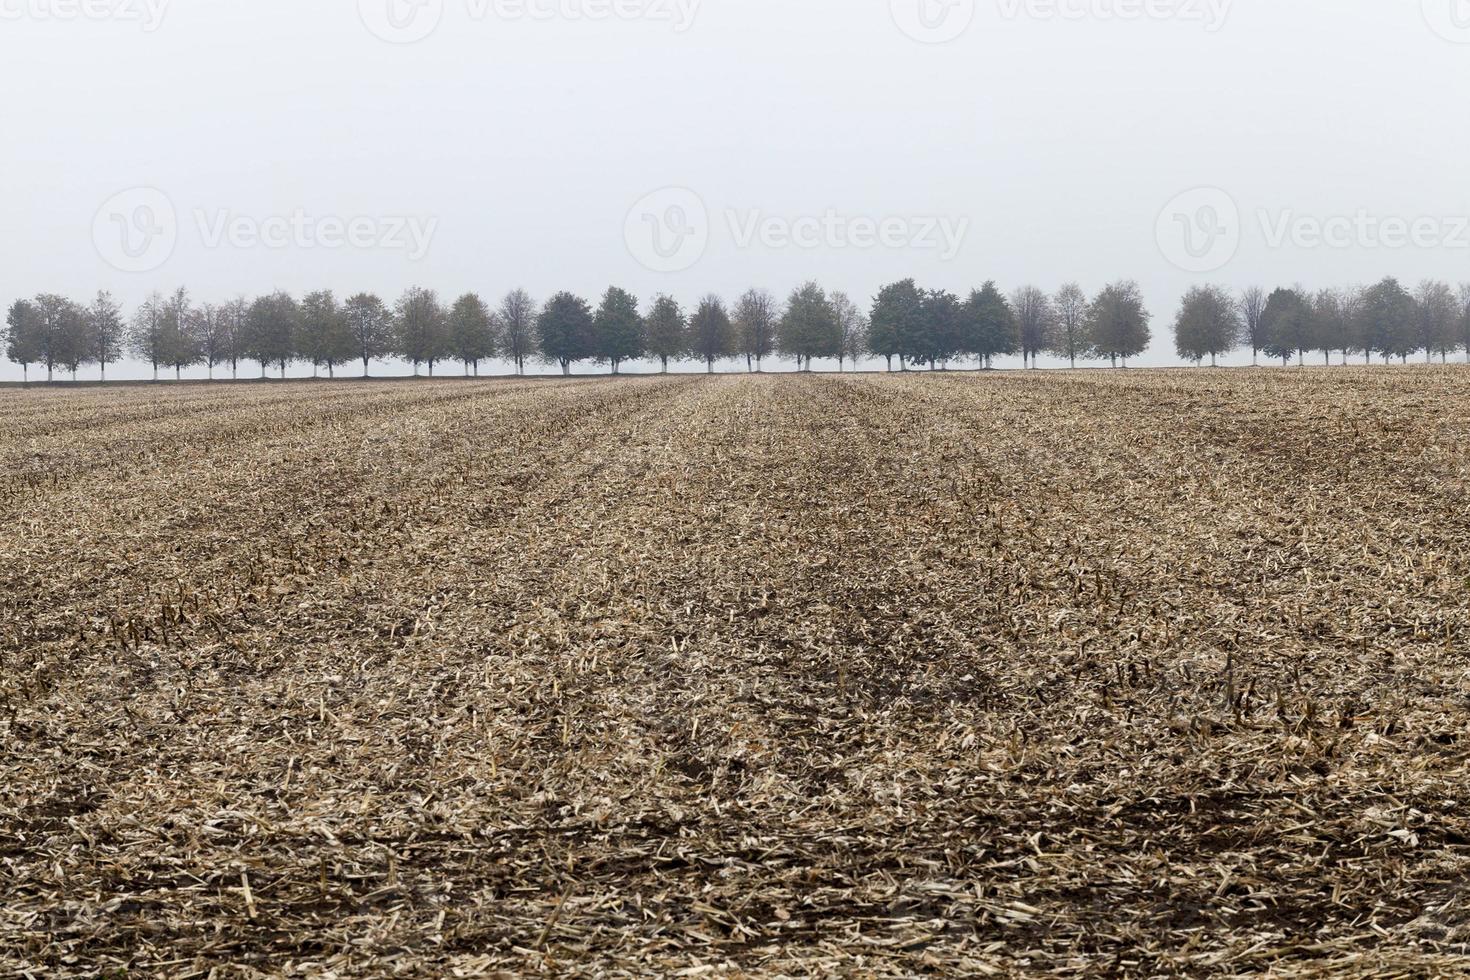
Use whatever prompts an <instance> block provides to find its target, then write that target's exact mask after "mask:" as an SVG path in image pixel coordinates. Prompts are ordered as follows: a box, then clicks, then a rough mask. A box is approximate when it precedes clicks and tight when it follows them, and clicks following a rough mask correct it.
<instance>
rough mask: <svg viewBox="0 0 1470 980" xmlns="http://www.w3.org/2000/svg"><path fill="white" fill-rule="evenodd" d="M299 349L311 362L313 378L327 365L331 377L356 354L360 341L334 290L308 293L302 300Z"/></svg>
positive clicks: (298, 324) (303, 357)
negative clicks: (319, 369)
mask: <svg viewBox="0 0 1470 980" xmlns="http://www.w3.org/2000/svg"><path fill="white" fill-rule="evenodd" d="M297 329H298V331H299V333H298V335H297V340H296V352H297V353H298V354H300V355H301V357H302V359H303V360H307V361H310V362H311V374H312V377H316V376H317V370H318V368H319V367H321V366H322V365H325V366H326V369H327V376H328V377H336V374H337V372H336V366H337V365H338V364H346V363H347V362H348V361H350V360H352V359H353V358H354V356H355V355H356V349H357V344H356V342H355V340H354V338H353V335H352V330H351V328H350V327H349V326H348V323H347V314H346V313H345V312H344V311H343V309H342V307H340V306H338V305H337V297H336V296H334V295H333V294H332V291H331V290H330V289H322V290H318V291H316V292H313V293H307V294H306V297H305V298H304V299H302V301H301V319H300V320H299V321H298V323H297Z"/></svg>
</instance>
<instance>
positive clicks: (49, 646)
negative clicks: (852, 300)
mask: <svg viewBox="0 0 1470 980" xmlns="http://www.w3.org/2000/svg"><path fill="white" fill-rule="evenodd" d="M1467 446H1470V372H1467V371H1465V370H1456V369H1440V368H1424V369H1386V368H1374V369H1333V370H1331V371H1322V370H1315V371H1261V372H1253V371H1229V372H1225V371H1222V372H1213V373H1212V372H1146V371H1129V372H1114V373H1108V372H1095V373H1094V372H1082V373H1067V372H1055V373H1049V372H1034V373H1030V374H1021V373H1011V374H1004V375H999V374H998V375H992V376H984V375H975V374H952V375H943V374H941V375H923V376H918V375H910V376H861V377H859V376H849V377H845V378H843V377H835V376H809V377H762V378H750V377H734V376H730V377H716V378H709V379H706V378H703V377H671V378H664V379H659V378H639V379H625V380H618V381H614V380H606V379H602V380H581V381H578V380H571V381H562V380H557V381H526V382H486V383H474V382H464V383H461V382H443V381H441V382H426V383H419V384H377V385H362V384H347V383H341V384H325V383H324V384H305V383H303V384H290V385H274V386H271V385H262V386H253V385H252V386H219V387H209V386H202V385H199V386H181V387H170V386H163V387H156V388H153V387H131V388H97V389H86V390H44V391H43V390H29V391H21V390H16V389H9V390H5V391H3V392H0V525H3V528H4V530H3V535H0V580H3V586H0V587H3V591H0V699H3V700H0V898H3V901H0V973H3V974H5V975H23V974H26V973H29V974H31V975H34V976H42V975H50V976H65V975H96V974H99V973H104V974H105V973H110V972H122V971H126V972H128V973H131V974H136V975H167V976H174V977H188V976H205V975H209V974H211V973H213V974H214V975H216V976H222V977H230V976H240V977H245V976H258V975H286V976H329V975H331V976H364V975H384V974H394V975H402V976H421V977H438V976H476V975H483V974H495V973H509V972H524V973H546V974H557V975H568V974H572V975H577V974H581V975H599V976H603V975H629V976H632V975H647V974H667V973H677V972H678V971H688V972H689V973H690V974H691V975H705V976H708V975H716V976H718V975H772V974H775V975H796V976H816V975H827V974H830V973H833V972H839V973H842V974H846V975H855V976H891V975H913V974H917V973H926V972H945V973H954V974H967V975H975V974H980V975H985V974H998V975H1016V974H1033V973H1051V974H1058V975H1071V976H1079V975H1090V976H1100V975H1128V976H1164V975H1189V976H1197V977H1198V976H1228V975H1242V974H1252V973H1262V972H1270V973H1272V974H1273V975H1277V976H1295V975H1330V974H1338V975H1372V976H1377V975H1382V976H1413V975H1426V974H1436V973H1437V974H1446V973H1465V972H1470V958H1467V957H1470V812H1467V810H1466V802H1467V795H1470V614H1467V591H1470V590H1467V586H1470V523H1467V509H1466V479H1467V475H1470V457H1467V448H1466V447H1467Z"/></svg>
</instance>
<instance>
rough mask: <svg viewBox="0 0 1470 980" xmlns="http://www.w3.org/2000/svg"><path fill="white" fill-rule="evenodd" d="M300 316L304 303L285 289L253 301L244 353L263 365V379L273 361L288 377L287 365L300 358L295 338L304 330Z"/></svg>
mask: <svg viewBox="0 0 1470 980" xmlns="http://www.w3.org/2000/svg"><path fill="white" fill-rule="evenodd" d="M300 319H301V307H300V305H299V304H298V303H297V302H296V300H295V299H294V298H293V297H292V296H291V294H290V293H287V292H284V291H280V290H278V291H276V292H274V293H271V294H270V295H269V296H261V297H259V298H258V299H256V300H255V301H254V302H253V303H251V304H250V310H249V312H248V313H247V315H246V318H245V335H244V337H243V338H242V343H241V354H242V355H243V356H244V357H247V358H249V359H250V360H252V361H255V362H257V363H258V364H259V365H260V376H261V377H262V378H264V377H265V369H266V366H267V365H269V364H275V365H277V366H278V367H279V368H280V371H281V377H283V378H284V377H285V376H286V365H287V364H289V363H290V362H292V361H294V360H296V358H297V352H296V348H295V341H296V337H297V336H298V334H299V333H300V328H299V327H298V326H297V323H298V321H299V320H300Z"/></svg>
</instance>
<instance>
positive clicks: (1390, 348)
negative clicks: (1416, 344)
mask: <svg viewBox="0 0 1470 980" xmlns="http://www.w3.org/2000/svg"><path fill="white" fill-rule="evenodd" d="M1413 322H1414V298H1413V297H1412V296H1410V295H1409V293H1408V291H1407V290H1405V289H1404V287H1403V286H1401V285H1399V281H1398V280H1397V279H1395V278H1393V277H1392V276H1390V277H1388V278H1386V279H1384V280H1382V281H1380V282H1378V283H1376V284H1374V285H1372V286H1369V287H1368V288H1367V290H1365V291H1364V293H1363V302H1362V308H1361V310H1360V311H1359V318H1358V338H1359V343H1360V344H1361V349H1362V351H1363V360H1364V362H1365V363H1369V362H1371V361H1372V359H1373V355H1374V354H1382V355H1383V359H1384V360H1385V361H1387V360H1388V359H1389V358H1391V357H1392V356H1393V355H1395V354H1398V353H1400V352H1401V351H1402V352H1405V356H1407V349H1408V348H1407V345H1408V344H1409V343H1411V341H1410V340H1409V339H1408V338H1409V336H1411V335H1412V333H1413V326H1412V324H1413Z"/></svg>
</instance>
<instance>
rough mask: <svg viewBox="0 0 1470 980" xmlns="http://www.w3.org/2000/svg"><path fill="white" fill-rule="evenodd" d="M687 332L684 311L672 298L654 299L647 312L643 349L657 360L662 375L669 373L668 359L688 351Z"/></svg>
mask: <svg viewBox="0 0 1470 980" xmlns="http://www.w3.org/2000/svg"><path fill="white" fill-rule="evenodd" d="M688 330H689V323H688V321H687V320H686V319H685V317H684V311H683V310H682V309H680V308H679V304H678V302H677V301H676V300H675V299H674V298H673V297H671V296H662V295H661V296H658V297H657V298H655V299H654V301H653V308H652V309H650V310H649V311H648V320H647V331H646V333H645V336H644V347H645V348H646V349H647V350H646V352H647V354H648V355H649V356H650V357H656V358H658V359H659V362H660V363H661V364H662V371H663V373H664V374H668V373H669V360H670V358H673V359H678V358H680V357H683V356H684V354H685V352H686V351H687V350H688V349H689V346H688V345H689V336H688Z"/></svg>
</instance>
